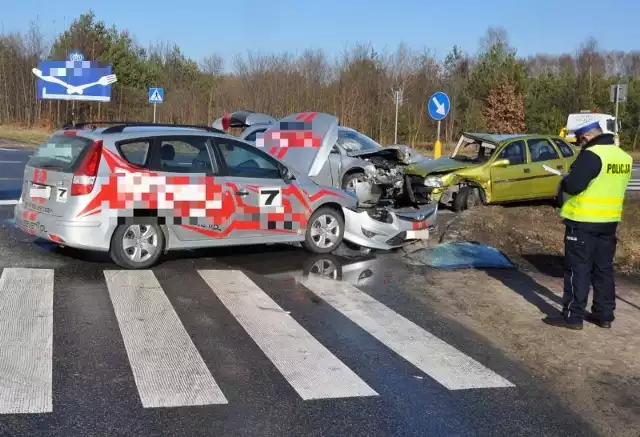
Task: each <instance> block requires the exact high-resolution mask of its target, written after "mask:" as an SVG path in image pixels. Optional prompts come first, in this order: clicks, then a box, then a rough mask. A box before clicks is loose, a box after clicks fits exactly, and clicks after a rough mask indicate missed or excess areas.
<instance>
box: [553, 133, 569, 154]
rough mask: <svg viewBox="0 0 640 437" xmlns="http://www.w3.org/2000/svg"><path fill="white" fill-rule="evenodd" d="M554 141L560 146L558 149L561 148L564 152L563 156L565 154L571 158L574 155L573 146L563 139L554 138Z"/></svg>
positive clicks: (561, 151)
mask: <svg viewBox="0 0 640 437" xmlns="http://www.w3.org/2000/svg"><path fill="white" fill-rule="evenodd" d="M553 142H554V143H556V146H558V149H560V153H562V156H564V157H565V158H569V157H571V156H573V155H574V153H573V149H572V148H571V146H570V145H569V144H567V143H566V142H564V141H563V140H561V139H558V138H553Z"/></svg>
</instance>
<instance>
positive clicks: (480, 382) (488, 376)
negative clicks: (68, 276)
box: [302, 277, 514, 390]
mask: <svg viewBox="0 0 640 437" xmlns="http://www.w3.org/2000/svg"><path fill="white" fill-rule="evenodd" d="M302 283H303V284H304V285H305V286H306V287H307V288H308V289H309V290H311V291H312V292H313V293H315V294H316V295H318V296H319V297H321V298H322V299H324V300H325V301H326V302H327V303H328V304H329V305H331V306H332V307H334V308H335V309H336V310H338V311H340V312H341V313H342V314H344V315H345V316H346V317H347V318H349V319H350V320H351V321H353V322H354V323H356V324H357V325H358V326H360V327H361V328H362V329H364V330H365V331H367V332H368V333H369V334H371V335H372V336H374V337H375V338H377V339H378V340H379V341H380V342H382V343H383V344H384V345H386V346H387V347H388V348H390V349H391V350H393V351H394V352H396V353H397V354H398V355H400V356H401V357H403V358H404V359H405V360H407V361H409V362H410V363H411V364H413V365H414V366H416V367H418V368H419V369H420V370H422V371H423V372H424V373H426V374H427V375H429V376H430V377H431V378H433V379H435V380H436V381H438V382H439V383H440V384H442V385H443V386H445V387H446V388H448V389H449V390H463V389H470V388H491V387H513V386H514V385H513V384H512V383H510V382H509V381H507V380H506V379H504V378H502V377H501V376H500V375H498V374H496V373H494V372H492V371H491V370H489V369H487V368H486V367H484V366H483V365H482V364H480V363H478V362H477V361H475V360H474V359H472V358H471V357H469V356H467V355H465V354H463V353H462V352H460V351H459V350H457V349H456V348H454V347H453V346H451V345H449V344H447V343H446V342H444V341H442V340H440V339H439V338H437V337H436V336H434V335H432V334H430V333H429V332H427V331H425V330H424V329H422V328H421V327H419V326H418V325H416V324H415V323H413V322H411V321H410V320H407V319H406V318H404V317H403V316H401V315H399V314H398V313H396V312H395V311H393V310H391V309H390V308H388V307H386V306H385V305H383V304H381V303H380V302H378V301H377V300H375V299H373V298H372V297H371V296H369V295H368V294H366V293H363V292H362V291H360V290H358V289H357V288H356V287H354V286H353V285H351V284H348V283H346V282H339V281H332V280H328V279H324V278H318V277H309V278H307V279H302Z"/></svg>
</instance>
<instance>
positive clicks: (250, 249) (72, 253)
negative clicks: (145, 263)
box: [34, 239, 307, 266]
mask: <svg viewBox="0 0 640 437" xmlns="http://www.w3.org/2000/svg"><path fill="white" fill-rule="evenodd" d="M34 243H35V244H36V245H37V246H39V247H40V248H41V249H44V250H47V251H50V252H53V253H57V254H60V255H62V256H65V257H69V258H73V259H76V260H79V261H87V262H91V263H97V264H113V261H112V260H111V257H110V256H109V254H108V253H107V252H95V251H90V250H82V249H75V248H72V247H60V246H59V245H57V244H55V243H51V242H49V241H46V240H40V239H38V240H36V241H35V242H34ZM264 253H269V254H273V255H274V256H278V254H282V253H287V254H291V253H294V254H295V256H297V257H300V256H301V255H302V254H307V252H306V251H305V250H304V249H302V248H300V247H296V246H292V245H287V244H271V245H266V244H260V245H247V246H229V247H216V248H204V249H192V250H175V251H169V252H167V253H165V254H164V255H163V256H162V257H160V260H159V262H158V264H157V266H160V265H161V264H163V263H165V262H168V261H174V260H187V259H206V258H218V259H219V260H224V259H225V258H232V257H235V256H244V257H246V256H247V255H259V254H264ZM247 262H250V260H249V259H247Z"/></svg>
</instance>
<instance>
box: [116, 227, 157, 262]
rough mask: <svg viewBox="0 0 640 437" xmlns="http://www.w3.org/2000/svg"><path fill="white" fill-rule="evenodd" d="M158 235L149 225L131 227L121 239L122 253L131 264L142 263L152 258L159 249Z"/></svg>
mask: <svg viewBox="0 0 640 437" xmlns="http://www.w3.org/2000/svg"><path fill="white" fill-rule="evenodd" d="M158 245H159V238H158V233H157V232H156V230H155V228H154V227H153V226H150V225H131V226H129V227H128V228H127V230H126V231H125V232H124V236H123V237H122V248H123V249H124V253H125V255H126V256H127V258H129V260H131V261H132V262H134V263H136V264H138V263H143V262H146V261H147V260H149V259H150V258H151V257H153V256H154V255H155V254H156V252H157V251H158V249H159V247H158Z"/></svg>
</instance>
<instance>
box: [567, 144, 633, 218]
mask: <svg viewBox="0 0 640 437" xmlns="http://www.w3.org/2000/svg"><path fill="white" fill-rule="evenodd" d="M588 150H589V151H590V152H593V153H595V154H596V155H598V156H599V157H600V160H601V161H602V168H601V169H600V173H598V176H596V178H595V179H593V180H592V181H591V182H590V183H589V186H588V187H587V189H586V190H584V191H583V192H581V193H579V194H577V195H575V196H569V199H568V200H567V201H566V202H565V203H564V204H563V205H562V208H561V209H560V216H561V217H564V218H566V219H569V220H573V221H576V222H588V223H607V222H619V221H620V220H621V219H622V208H623V204H624V195H625V193H626V191H627V185H628V184H629V179H631V171H632V169H633V158H632V157H631V155H629V154H628V153H627V152H625V151H624V150H622V149H621V148H620V147H618V146H615V145H595V146H591V147H589V149H588ZM584 153H588V152H584Z"/></svg>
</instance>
